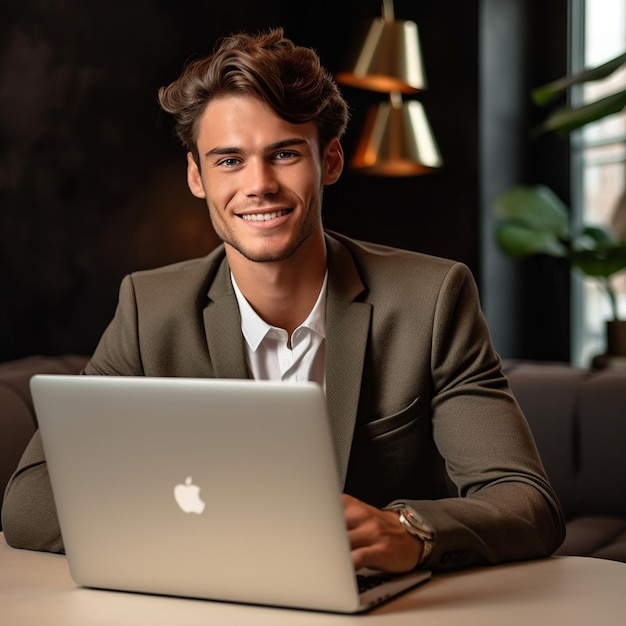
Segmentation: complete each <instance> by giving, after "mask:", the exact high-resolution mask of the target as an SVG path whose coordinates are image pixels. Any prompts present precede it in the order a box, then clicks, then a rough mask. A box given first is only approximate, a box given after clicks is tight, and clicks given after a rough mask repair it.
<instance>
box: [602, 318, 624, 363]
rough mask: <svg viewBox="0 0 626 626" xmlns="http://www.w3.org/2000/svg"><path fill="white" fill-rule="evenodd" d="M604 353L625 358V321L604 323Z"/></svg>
mask: <svg viewBox="0 0 626 626" xmlns="http://www.w3.org/2000/svg"><path fill="white" fill-rule="evenodd" d="M606 352H607V354H610V355H613V356H626V320H610V321H608V322H607V323H606Z"/></svg>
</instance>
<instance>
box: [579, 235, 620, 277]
mask: <svg viewBox="0 0 626 626" xmlns="http://www.w3.org/2000/svg"><path fill="white" fill-rule="evenodd" d="M570 261H571V264H572V266H573V267H575V268H577V269H578V270H580V271H581V272H582V273H583V274H586V275H587V276H591V277H593V278H608V277H609V276H612V275H613V274H617V272H621V271H622V270H624V269H626V243H625V242H620V243H618V244H614V245H611V246H607V247H598V248H594V249H581V250H573V251H572V252H571V253H570Z"/></svg>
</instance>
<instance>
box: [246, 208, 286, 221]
mask: <svg viewBox="0 0 626 626" xmlns="http://www.w3.org/2000/svg"><path fill="white" fill-rule="evenodd" d="M286 213H287V211H285V210H281V211H272V212H271V213H254V214H252V215H242V216H241V217H243V219H244V220H248V221H250V222H264V221H267V220H272V219H274V218H275V217H280V216H281V215H285V214H286Z"/></svg>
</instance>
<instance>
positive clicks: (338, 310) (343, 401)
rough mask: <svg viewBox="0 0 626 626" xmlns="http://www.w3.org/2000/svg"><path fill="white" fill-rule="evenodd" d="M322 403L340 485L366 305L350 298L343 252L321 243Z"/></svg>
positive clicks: (355, 280)
mask: <svg viewBox="0 0 626 626" xmlns="http://www.w3.org/2000/svg"><path fill="white" fill-rule="evenodd" d="M326 243H327V248H328V294H327V301H326V402H327V404H328V413H329V419H330V423H331V429H332V432H333V439H334V442H335V455H336V458H337V466H338V470H339V478H340V484H342V485H343V484H344V482H345V478H346V473H347V469H348V461H349V458H350V449H351V446H352V436H353V434H354V425H355V423H356V416H357V410H358V406H359V397H360V393H361V381H362V378H363V364H364V360H365V351H366V348H367V339H368V333H369V326H370V319H371V314H372V311H371V305H370V304H368V303H365V302H357V301H356V300H355V298H356V297H357V296H358V295H359V294H360V293H361V292H362V291H363V290H364V286H363V283H362V282H361V279H360V277H359V274H358V272H357V270H356V267H355V265H354V261H353V260H352V257H351V256H350V255H349V253H348V252H347V250H346V249H345V248H344V247H343V246H342V245H341V244H339V243H338V242H337V241H336V240H333V239H330V238H328V237H327V238H326Z"/></svg>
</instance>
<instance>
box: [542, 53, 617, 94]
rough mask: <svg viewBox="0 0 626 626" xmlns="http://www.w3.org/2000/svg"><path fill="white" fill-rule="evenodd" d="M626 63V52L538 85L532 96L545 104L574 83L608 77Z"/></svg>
mask: <svg viewBox="0 0 626 626" xmlns="http://www.w3.org/2000/svg"><path fill="white" fill-rule="evenodd" d="M625 64H626V52H624V53H623V54H620V55H618V56H616V57H614V58H613V59H611V60H610V61H607V62H606V63H603V64H602V65H599V66H597V67H592V68H588V69H585V70H583V71H582V72H578V73H576V74H572V75H571V76H564V77H563V78H559V79H557V80H555V81H552V82H550V83H547V84H546V85H542V86H541V87H537V88H535V89H533V91H532V92H531V97H532V99H533V101H534V102H535V104H538V105H544V104H546V103H548V102H551V101H552V100H554V99H555V98H557V97H558V96H560V95H561V94H562V93H563V92H564V91H566V90H567V89H569V87H571V86H572V85H576V84H579V83H585V82H588V81H592V80H600V79H602V78H606V77H607V76H609V75H610V74H612V73H613V72H614V71H615V70H617V69H619V68H620V67H621V66H622V65H625Z"/></svg>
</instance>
